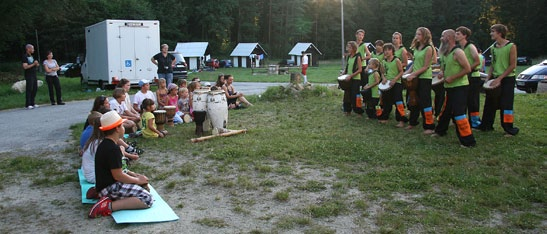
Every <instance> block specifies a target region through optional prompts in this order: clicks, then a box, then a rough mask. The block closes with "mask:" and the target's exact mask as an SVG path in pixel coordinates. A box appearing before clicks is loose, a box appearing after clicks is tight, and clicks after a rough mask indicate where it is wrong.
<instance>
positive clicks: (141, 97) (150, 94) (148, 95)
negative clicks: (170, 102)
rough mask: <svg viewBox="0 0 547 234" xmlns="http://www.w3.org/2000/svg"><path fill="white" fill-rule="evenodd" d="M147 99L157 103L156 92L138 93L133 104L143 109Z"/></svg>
mask: <svg viewBox="0 0 547 234" xmlns="http://www.w3.org/2000/svg"><path fill="white" fill-rule="evenodd" d="M147 98H150V99H152V100H154V103H155V102H156V95H154V92H152V91H150V90H148V91H147V92H146V93H142V91H139V92H137V93H136V94H135V96H134V97H133V104H137V106H138V107H139V108H141V104H142V101H144V99H147Z"/></svg>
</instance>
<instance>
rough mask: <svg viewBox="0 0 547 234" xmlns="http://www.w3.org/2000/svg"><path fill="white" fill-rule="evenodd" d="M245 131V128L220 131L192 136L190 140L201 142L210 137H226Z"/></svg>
mask: <svg viewBox="0 0 547 234" xmlns="http://www.w3.org/2000/svg"><path fill="white" fill-rule="evenodd" d="M246 132H247V129H242V130H229V131H228V132H225V133H220V134H218V135H210V136H203V137H198V138H192V139H191V141H192V143H196V142H201V141H205V140H209V139H212V138H215V137H218V136H223V137H226V136H232V135H236V134H240V133H246Z"/></svg>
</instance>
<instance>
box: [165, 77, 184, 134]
mask: <svg viewBox="0 0 547 234" xmlns="http://www.w3.org/2000/svg"><path fill="white" fill-rule="evenodd" d="M167 90H169V92H168V93H167V99H168V101H167V105H169V106H174V107H175V116H173V123H174V124H178V123H182V118H181V116H180V115H178V114H176V113H177V112H179V107H178V105H177V103H178V100H179V95H178V94H177V92H178V90H179V87H178V86H177V85H176V84H174V83H171V84H169V87H168V89H167Z"/></svg>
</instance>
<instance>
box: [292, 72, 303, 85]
mask: <svg viewBox="0 0 547 234" xmlns="http://www.w3.org/2000/svg"><path fill="white" fill-rule="evenodd" d="M300 76H301V75H300V73H296V72H293V73H291V84H300V83H301V77H300Z"/></svg>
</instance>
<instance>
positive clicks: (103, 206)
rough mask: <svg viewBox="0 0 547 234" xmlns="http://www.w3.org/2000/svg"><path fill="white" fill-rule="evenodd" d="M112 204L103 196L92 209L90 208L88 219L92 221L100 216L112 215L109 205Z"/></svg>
mask: <svg viewBox="0 0 547 234" xmlns="http://www.w3.org/2000/svg"><path fill="white" fill-rule="evenodd" d="M111 203H112V200H110V198H109V197H108V196H104V197H102V198H101V200H99V201H98V202H97V203H95V205H93V207H91V210H90V211H89V215H88V216H89V218H90V219H94V218H97V217H100V216H110V215H112V210H110V204H111Z"/></svg>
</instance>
